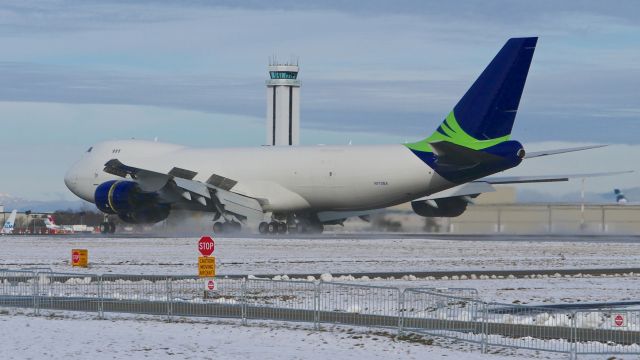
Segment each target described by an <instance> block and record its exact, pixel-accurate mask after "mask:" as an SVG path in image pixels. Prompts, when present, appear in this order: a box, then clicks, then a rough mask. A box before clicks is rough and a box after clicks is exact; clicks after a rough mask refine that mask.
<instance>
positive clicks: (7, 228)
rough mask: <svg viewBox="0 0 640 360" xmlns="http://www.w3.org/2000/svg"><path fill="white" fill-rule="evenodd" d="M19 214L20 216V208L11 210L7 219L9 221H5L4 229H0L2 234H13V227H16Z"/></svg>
mask: <svg viewBox="0 0 640 360" xmlns="http://www.w3.org/2000/svg"><path fill="white" fill-rule="evenodd" d="M17 216H18V210H13V211H12V212H11V215H9V218H8V219H7V221H5V223H4V226H3V227H2V230H0V234H2V235H10V234H13V228H14V225H15V222H16V217H17Z"/></svg>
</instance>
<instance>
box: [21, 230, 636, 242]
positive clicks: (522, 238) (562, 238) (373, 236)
mask: <svg viewBox="0 0 640 360" xmlns="http://www.w3.org/2000/svg"><path fill="white" fill-rule="evenodd" d="M201 235H202V234H184V233H180V234H170V233H166V234H157V233H116V234H109V235H103V234H68V235H11V236H52V237H65V238H67V237H68V238H82V239H88V238H96V239H99V238H125V239H126V238H134V239H139V238H194V237H196V238H197V237H199V236H201ZM216 236H218V237H223V238H233V239H264V240H265V241H278V240H279V239H303V240H326V239H346V240H381V241H388V240H389V239H418V240H419V239H424V240H448V241H510V242H596V243H636V242H639V243H640V235H625V234H592V233H584V234H530V235H513V234H444V233H389V232H358V233H341V232H325V233H324V234H277V235H272V236H268V235H258V234H249V233H239V234H221V235H216Z"/></svg>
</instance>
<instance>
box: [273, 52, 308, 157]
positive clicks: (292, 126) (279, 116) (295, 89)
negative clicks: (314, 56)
mask: <svg viewBox="0 0 640 360" xmlns="http://www.w3.org/2000/svg"><path fill="white" fill-rule="evenodd" d="M298 70H299V67H298V64H297V63H296V64H293V63H290V64H289V63H285V64H281V63H278V62H277V61H270V63H269V80H267V81H266V84H267V142H266V144H267V145H298V144H300V80H298Z"/></svg>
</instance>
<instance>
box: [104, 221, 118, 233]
mask: <svg viewBox="0 0 640 360" xmlns="http://www.w3.org/2000/svg"><path fill="white" fill-rule="evenodd" d="M115 232H116V224H115V223H114V222H113V221H109V219H105V221H103V222H102V223H101V224H100V233H101V234H113V233H115Z"/></svg>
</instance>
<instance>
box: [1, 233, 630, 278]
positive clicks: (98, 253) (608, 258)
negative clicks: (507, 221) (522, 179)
mask: <svg viewBox="0 0 640 360" xmlns="http://www.w3.org/2000/svg"><path fill="white" fill-rule="evenodd" d="M507 239H508V238H507ZM197 241H198V239H197V238H195V237H194V238H121V237H120V238H105V237H101V236H88V237H65V236H40V237H36V236H34V237H31V236H5V237H2V238H0V244H1V245H0V246H1V250H2V251H1V252H0V266H4V267H11V266H17V265H25V266H26V265H28V266H50V267H52V268H54V270H56V271H60V270H64V271H69V270H70V269H71V268H70V266H69V262H70V257H71V249H72V248H86V249H89V261H90V263H91V269H90V270H91V271H94V272H98V273H106V272H113V273H165V274H166V273H171V274H194V273H195V272H196V265H197V260H198V259H197V257H198V255H199V253H198V252H197V247H196V243H197ZM214 255H215V256H216V257H217V265H218V272H219V273H220V274H225V273H226V274H264V273H270V274H292V273H325V272H328V273H349V272H367V271H376V272H379V271H437V270H466V269H474V270H482V269H485V270H486V269H562V268H598V267H638V266H640V261H639V260H638V255H640V243H634V242H619V243H616V242H609V241H607V242H597V241H593V242H588V241H581V242H560V241H550V242H537V241H521V240H520V241H513V242H512V241H506V240H505V238H504V237H503V238H500V241H473V240H432V239H428V238H425V239H415V238H411V239H408V238H399V239H393V238H388V239H385V238H381V237H380V236H372V239H368V240H363V239H340V238H333V237H329V238H326V239H290V238H286V239H278V238H270V237H267V238H216V250H215V254H214Z"/></svg>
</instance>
